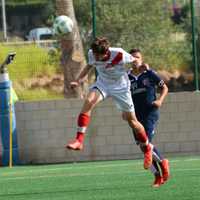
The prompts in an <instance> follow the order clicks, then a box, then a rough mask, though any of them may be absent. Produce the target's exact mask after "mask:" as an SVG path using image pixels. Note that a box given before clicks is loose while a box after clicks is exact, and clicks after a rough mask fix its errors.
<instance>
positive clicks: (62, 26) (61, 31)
mask: <svg viewBox="0 0 200 200" xmlns="http://www.w3.org/2000/svg"><path fill="white" fill-rule="evenodd" d="M73 26H74V24H73V21H72V19H71V18H69V17H68V16H65V15H61V16H58V17H56V19H55V20H54V23H53V32H54V34H55V35H57V36H64V35H66V34H68V33H71V32H72V31H73Z"/></svg>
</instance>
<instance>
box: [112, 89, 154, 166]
mask: <svg viewBox="0 0 200 200" xmlns="http://www.w3.org/2000/svg"><path fill="white" fill-rule="evenodd" d="M111 92H112V91H110V93H111ZM110 96H112V98H113V99H114V101H115V103H116V105H117V107H118V108H119V109H120V110H121V111H122V116H123V118H124V119H125V120H126V121H127V122H128V124H129V126H130V127H131V128H132V129H134V131H135V133H136V137H137V140H138V141H139V142H140V143H141V144H143V145H144V168H145V169H148V168H149V167H150V166H151V164H152V148H153V145H151V144H150V143H149V142H148V137H147V134H146V132H145V129H144V127H143V125H142V124H141V123H140V122H139V121H138V120H137V118H136V116H135V109H134V105H133V101H132V97H131V93H130V91H129V90H122V91H121V92H120V93H119V92H116V93H115V92H112V93H111V94H110Z"/></svg>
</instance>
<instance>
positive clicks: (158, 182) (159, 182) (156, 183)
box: [152, 175, 164, 188]
mask: <svg viewBox="0 0 200 200" xmlns="http://www.w3.org/2000/svg"><path fill="white" fill-rule="evenodd" d="M163 183H164V180H163V177H162V176H160V175H157V176H155V180H154V183H153V185H152V187H154V188H158V187H160V186H161V185H162V184H163Z"/></svg>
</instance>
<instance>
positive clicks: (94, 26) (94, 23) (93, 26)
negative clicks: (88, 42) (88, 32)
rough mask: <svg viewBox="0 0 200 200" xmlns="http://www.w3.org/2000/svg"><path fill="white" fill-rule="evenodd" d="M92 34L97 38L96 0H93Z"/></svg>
mask: <svg viewBox="0 0 200 200" xmlns="http://www.w3.org/2000/svg"><path fill="white" fill-rule="evenodd" d="M92 36H93V39H94V38H96V0H92Z"/></svg>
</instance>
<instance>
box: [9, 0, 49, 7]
mask: <svg viewBox="0 0 200 200" xmlns="http://www.w3.org/2000/svg"><path fill="white" fill-rule="evenodd" d="M47 3H48V0H7V1H6V5H8V6H25V5H29V6H31V5H44V4H47Z"/></svg>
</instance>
